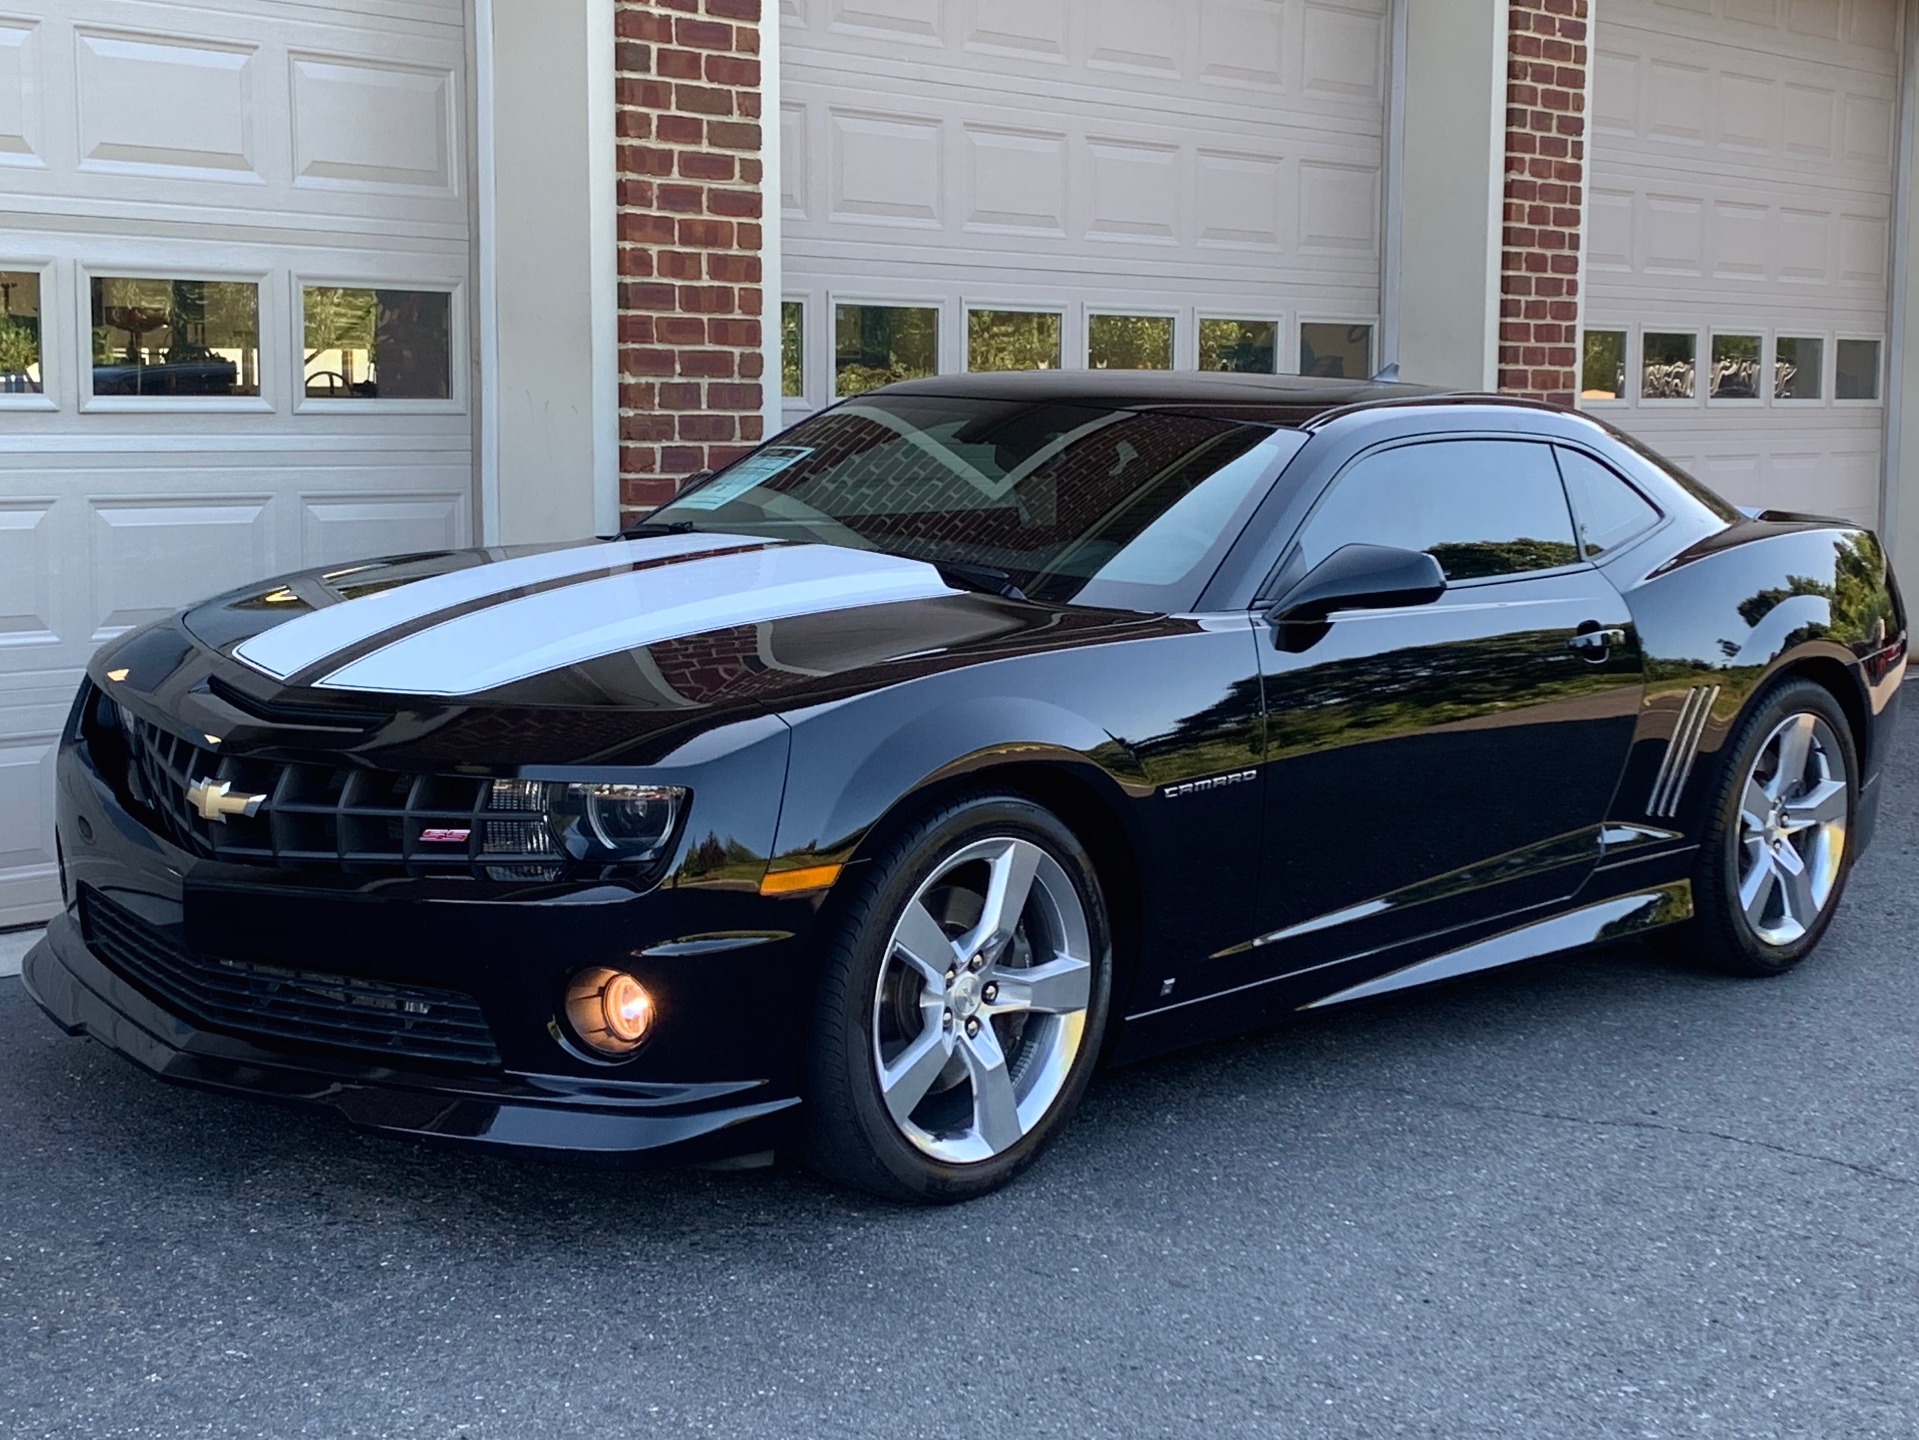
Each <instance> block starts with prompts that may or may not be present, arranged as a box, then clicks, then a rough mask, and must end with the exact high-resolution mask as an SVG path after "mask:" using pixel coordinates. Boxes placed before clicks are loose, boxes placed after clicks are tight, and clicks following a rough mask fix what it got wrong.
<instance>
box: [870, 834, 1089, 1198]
mask: <svg viewBox="0 0 1919 1440" xmlns="http://www.w3.org/2000/svg"><path fill="white" fill-rule="evenodd" d="M1092 987H1093V959H1092V941H1091V938H1090V928H1089V926H1088V924H1087V919H1086V907H1085V905H1084V903H1083V902H1082V901H1081V899H1080V896H1079V892H1078V890H1077V889H1076V888H1075V887H1074V885H1073V882H1072V880H1071V879H1069V878H1068V876H1067V874H1066V871H1065V870H1064V869H1063V868H1062V867H1061V866H1060V864H1059V862H1058V861H1056V860H1054V859H1053V857H1052V856H1051V855H1049V854H1047V853H1046V851H1045V850H1043V849H1041V848H1040V847H1039V846H1038V845H1035V844H1034V843H1032V842H1031V841H1029V840H1020V839H1013V838H1010V837H996V838H992V839H986V840H979V841H975V842H973V843H972V844H969V845H966V846H964V847H962V848H961V849H959V850H957V851H955V852H954V853H953V854H952V855H950V856H948V857H947V858H945V859H944V860H942V861H941V862H940V863H939V864H938V866H937V867H936V868H935V869H934V871H933V873H932V875H931V876H929V877H928V878H927V880H926V881H925V883H924V884H922V885H921V886H920V887H919V889H918V890H917V891H916V892H915V893H914V896H913V898H912V900H911V901H910V902H908V904H907V906H906V909H905V912H904V913H903V914H902V915H901V917H900V920H899V923H898V924H896V925H895V926H894V927H893V935H892V938H891V940H890V941H889V942H888V944H887V954H886V958H885V959H884V960H883V961H882V962H881V965H880V974H879V982H878V984H877V986H876V988H875V990H874V996H873V1064H874V1067H875V1070H876V1072H877V1074H878V1078H879V1087H880V1096H881V1099H882V1100H883V1101H884V1103H885V1106H886V1111H887V1113H888V1115H890V1116H891V1117H892V1120H893V1123H894V1124H895V1125H896V1126H898V1127H899V1130H900V1133H901V1134H902V1135H904V1136H905V1137H906V1139H907V1140H908V1141H909V1142H911V1143H912V1145H913V1146H914V1147H916V1148H917V1149H918V1150H920V1151H921V1152H922V1153H924V1154H926V1155H928V1156H930V1157H932V1158H933V1159H935V1160H940V1161H944V1162H946V1163H948V1164H968V1163H974V1162H978V1161H981V1160H990V1159H991V1158H993V1157H994V1156H995V1155H999V1154H1002V1153H1004V1152H1005V1151H1007V1150H1009V1149H1011V1148H1012V1147H1013V1146H1014V1145H1016V1144H1018V1143H1019V1141H1020V1139H1021V1138H1022V1137H1024V1136H1025V1135H1027V1134H1028V1133H1029V1132H1030V1131H1031V1130H1032V1129H1033V1128H1034V1126H1036V1125H1038V1124H1039V1123H1040V1121H1041V1119H1042V1118H1044V1116H1045V1115H1046V1113H1047V1111H1048V1110H1049V1109H1051V1108H1052V1105H1053V1102H1054V1101H1055V1100H1057V1099H1058V1098H1059V1095H1060V1091H1061V1090H1062V1089H1064V1088H1065V1085H1066V1081H1067V1077H1068V1075H1069V1074H1070V1073H1071V1071H1072V1068H1073V1062H1074V1060H1075V1059H1076V1058H1077V1057H1078V1055H1079V1053H1080V1047H1081V1046H1082V1045H1084V1044H1085V1043H1086V1013H1087V1007H1088V1006H1089V1005H1090V1004H1091V1003H1092Z"/></svg>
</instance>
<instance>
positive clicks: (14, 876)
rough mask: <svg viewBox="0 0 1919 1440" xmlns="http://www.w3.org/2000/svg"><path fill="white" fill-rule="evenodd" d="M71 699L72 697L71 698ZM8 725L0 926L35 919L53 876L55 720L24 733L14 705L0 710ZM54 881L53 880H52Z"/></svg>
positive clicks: (1, 793) (2, 773)
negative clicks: (33, 909) (33, 911)
mask: <svg viewBox="0 0 1919 1440" xmlns="http://www.w3.org/2000/svg"><path fill="white" fill-rule="evenodd" d="M69 698H71V697H69ZM0 722H4V723H6V724H7V725H8V726H9V727H10V731H11V733H10V734H9V736H8V738H7V739H4V740H0V926H5V925H7V924H9V923H13V924H20V923H21V922H22V921H24V920H28V919H35V918H38V916H37V914H28V913H26V912H27V911H28V910H29V909H30V908H31V907H32V906H33V903H34V902H35V901H37V900H40V899H41V898H42V896H41V894H40V893H39V892H42V891H44V890H45V888H46V886H47V883H48V881H49V880H53V879H54V877H55V876H56V875H57V873H58V872H57V870H56V868H55V867H56V864H57V861H56V859H55V857H54V842H53V757H54V750H55V747H56V745H57V742H58V738H59V728H58V726H59V719H58V718H57V717H56V718H55V719H54V721H53V723H52V724H51V725H45V724H44V723H43V724H42V725H41V727H40V729H39V733H35V734H22V733H20V731H19V730H12V729H11V727H14V726H19V727H22V728H24V727H25V725H26V723H27V720H26V717H25V716H24V715H23V714H22V713H21V712H20V711H19V710H18V709H7V710H0ZM56 883H57V881H56Z"/></svg>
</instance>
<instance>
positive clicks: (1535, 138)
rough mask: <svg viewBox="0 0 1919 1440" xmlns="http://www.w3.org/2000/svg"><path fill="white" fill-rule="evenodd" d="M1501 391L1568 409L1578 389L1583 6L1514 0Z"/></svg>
mask: <svg viewBox="0 0 1919 1440" xmlns="http://www.w3.org/2000/svg"><path fill="white" fill-rule="evenodd" d="M1511 7H1512V8H1511V11H1510V17H1511V27H1510V38H1509V40H1508V42H1507V46H1508V48H1507V68H1506V77H1507V78H1506V188H1505V232H1504V237H1503V240H1502V242H1501V243H1502V246H1503V256H1502V261H1501V265H1500V296H1499V388H1500V390H1502V391H1503V392H1505V393H1506V394H1509V395H1529V396H1532V397H1533V398H1535V399H1540V400H1555V401H1558V402H1559V403H1560V404H1562V405H1569V404H1571V403H1572V401H1573V397H1574V395H1575V393H1576V392H1577V389H1578V384H1579V307H1580V295H1579V257H1580V243H1579V240H1580V226H1581V220H1582V216H1583V215H1584V212H1585V196H1586V67H1587V65H1588V64H1589V63H1590V62H1589V58H1588V57H1589V51H1588V48H1587V42H1588V29H1589V22H1590V13H1589V12H1590V4H1589V0H1511Z"/></svg>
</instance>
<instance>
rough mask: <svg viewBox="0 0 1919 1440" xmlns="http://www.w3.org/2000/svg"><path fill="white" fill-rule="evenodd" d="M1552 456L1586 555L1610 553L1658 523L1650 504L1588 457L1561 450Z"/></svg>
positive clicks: (1657, 515)
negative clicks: (1560, 476)
mask: <svg viewBox="0 0 1919 1440" xmlns="http://www.w3.org/2000/svg"><path fill="white" fill-rule="evenodd" d="M1554 453H1555V454H1557V455H1558V456H1559V469H1560V473H1562V474H1563V475H1564V476H1565V477H1566V491H1567V493H1568V494H1569V495H1571V496H1572V502H1573V514H1574V516H1576V517H1577V519H1578V521H1579V538H1580V539H1581V540H1582V541H1583V542H1585V546H1586V553H1587V554H1588V555H1606V554H1610V553H1611V552H1612V551H1614V550H1617V549H1618V548H1619V547H1620V546H1621V545H1624V544H1626V543H1627V542H1628V541H1629V540H1636V539H1638V538H1639V537H1640V536H1641V535H1644V534H1645V533H1646V532H1647V531H1648V530H1650V529H1652V527H1653V526H1655V525H1657V524H1658V523H1659V512H1658V511H1657V510H1655V509H1654V508H1653V507H1652V502H1650V501H1649V500H1647V499H1646V498H1645V497H1644V496H1643V495H1641V494H1640V493H1639V492H1638V491H1637V490H1635V489H1633V488H1632V486H1630V485H1628V484H1627V483H1626V482H1625V481H1624V480H1621V479H1620V478H1619V477H1618V476H1617V475H1615V474H1613V472H1612V471H1610V470H1608V469H1607V468H1606V467H1605V466H1604V465H1601V464H1600V463H1599V462H1598V461H1597V460H1595V459H1593V458H1592V457H1591V456H1590V455H1582V454H1581V453H1580V452H1579V451H1577V450H1560V449H1555V451H1554Z"/></svg>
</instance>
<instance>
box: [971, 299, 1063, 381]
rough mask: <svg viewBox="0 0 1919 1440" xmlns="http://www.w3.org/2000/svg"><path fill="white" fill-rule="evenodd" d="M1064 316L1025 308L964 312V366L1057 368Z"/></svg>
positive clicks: (982, 367)
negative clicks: (1030, 310)
mask: <svg viewBox="0 0 1919 1440" xmlns="http://www.w3.org/2000/svg"><path fill="white" fill-rule="evenodd" d="M1064 329H1065V316H1063V315H1045V314H1033V313H1031V312H1029V311H1025V310H969V311H967V312H966V368H967V369H968V370H976V371H991V370H1057V369H1059V357H1060V335H1061V333H1062V332H1063V331H1064Z"/></svg>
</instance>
